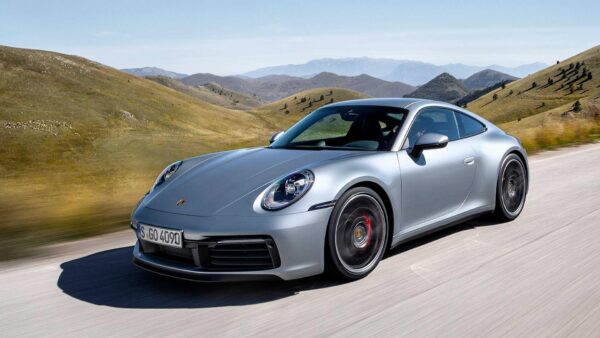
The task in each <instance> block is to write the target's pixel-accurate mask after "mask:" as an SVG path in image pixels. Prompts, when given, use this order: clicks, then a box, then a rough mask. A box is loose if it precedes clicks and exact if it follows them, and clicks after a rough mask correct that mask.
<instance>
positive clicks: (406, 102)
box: [327, 98, 456, 109]
mask: <svg viewBox="0 0 600 338" xmlns="http://www.w3.org/2000/svg"><path fill="white" fill-rule="evenodd" d="M432 103H435V104H438V105H440V106H446V107H456V106H454V105H451V104H449V103H446V102H441V101H434V100H426V99H417V98H373V99H359V100H349V101H341V102H337V103H332V104H329V105H327V106H328V107H343V106H387V107H396V108H404V109H409V107H410V108H417V107H420V106H423V105H428V104H432ZM411 106H412V107H411Z"/></svg>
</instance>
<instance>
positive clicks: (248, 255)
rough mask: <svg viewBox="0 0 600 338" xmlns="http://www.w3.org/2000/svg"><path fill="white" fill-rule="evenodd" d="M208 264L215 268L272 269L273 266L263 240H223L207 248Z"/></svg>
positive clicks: (267, 246)
mask: <svg viewBox="0 0 600 338" xmlns="http://www.w3.org/2000/svg"><path fill="white" fill-rule="evenodd" d="M208 263H209V266H210V267H212V268H215V269H235V270H245V269H257V270H264V269H272V268H274V267H275V265H274V262H273V259H272V257H271V253H270V251H269V244H268V243H267V241H265V240H257V241H224V242H220V243H217V245H215V246H214V247H209V248H208Z"/></svg>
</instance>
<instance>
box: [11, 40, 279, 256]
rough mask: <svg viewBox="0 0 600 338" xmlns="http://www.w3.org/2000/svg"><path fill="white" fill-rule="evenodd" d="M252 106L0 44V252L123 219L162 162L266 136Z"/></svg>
mask: <svg viewBox="0 0 600 338" xmlns="http://www.w3.org/2000/svg"><path fill="white" fill-rule="evenodd" d="M271 131H272V130H268V129H266V128H265V126H264V123H263V121H262V120H261V119H259V118H257V117H256V116H255V115H253V114H249V113H247V112H243V111H239V110H230V109H226V108H223V107H219V106H215V105H211V104H208V103H205V102H202V101H200V100H198V99H195V98H192V97H190V96H188V95H185V94H182V93H179V92H177V91H175V90H171V89H169V88H166V87H165V86H162V85H159V84H157V83H155V82H152V81H149V80H146V79H144V78H139V77H135V76H133V75H129V74H126V73H123V72H121V71H118V70H116V69H113V68H110V67H106V66H103V65H101V64H98V63H96V62H92V61H89V60H86V59H83V58H80V57H76V56H69V55H64V54H59V53H52V52H45V51H37V50H25V49H17V48H9V47H0V144H1V145H2V146H1V147H0V186H2V193H1V194H0V215H1V216H2V217H0V229H2V231H3V236H2V238H0V257H5V258H6V257H8V256H9V255H10V253H11V252H12V251H13V249H14V248H15V246H17V245H22V244H23V243H24V242H27V243H28V247H29V248H32V247H35V246H36V244H38V243H46V242H49V241H52V240H57V239H60V238H63V237H68V238H71V237H77V236H83V235H89V234H93V233H97V232H100V231H106V229H110V228H114V227H123V228H126V223H125V222H126V220H127V215H128V214H129V212H130V211H131V208H132V207H133V205H134V204H135V202H136V201H137V199H138V198H139V197H140V196H142V195H143V193H144V192H145V191H147V189H148V188H149V187H150V185H151V184H152V182H153V180H154V179H155V177H156V175H157V174H158V173H159V172H160V170H162V168H164V166H166V165H167V164H168V163H170V162H172V161H174V160H177V159H180V158H184V157H188V156H192V155H195V154H199V153H204V152H210V151H218V150H223V149H228V148H236V147H241V146H248V145H258V144H265V143H266V140H267V139H268V135H269V134H270V132H271Z"/></svg>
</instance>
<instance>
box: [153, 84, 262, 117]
mask: <svg viewBox="0 0 600 338" xmlns="http://www.w3.org/2000/svg"><path fill="white" fill-rule="evenodd" d="M146 78H147V79H149V80H152V81H154V82H156V83H160V84H161V85H163V86H166V87H169V88H171V89H174V90H176V91H179V92H182V93H184V94H186V95H189V96H191V97H194V98H197V99H199V100H201V101H203V102H208V103H211V104H214V105H218V106H221V107H225V108H230V109H241V110H248V109H252V108H255V107H258V106H260V105H263V104H265V102H264V101H262V100H261V99H259V98H255V97H251V96H250V95H246V94H242V93H238V92H236V91H233V90H229V89H227V88H225V87H223V86H221V85H219V84H217V83H214V82H210V83H208V84H205V85H200V86H191V85H186V84H184V83H183V82H180V81H177V80H174V79H172V78H169V77H165V76H147V77H146Z"/></svg>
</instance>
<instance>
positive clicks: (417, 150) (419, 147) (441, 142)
mask: <svg viewBox="0 0 600 338" xmlns="http://www.w3.org/2000/svg"><path fill="white" fill-rule="evenodd" d="M447 145H448V136H446V135H442V134H438V133H426V134H423V135H421V137H419V138H418V139H417V142H416V143H415V145H414V146H413V148H412V151H411V154H412V155H413V156H419V155H421V153H422V152H423V150H425V149H438V148H444V147H445V146H447Z"/></svg>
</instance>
